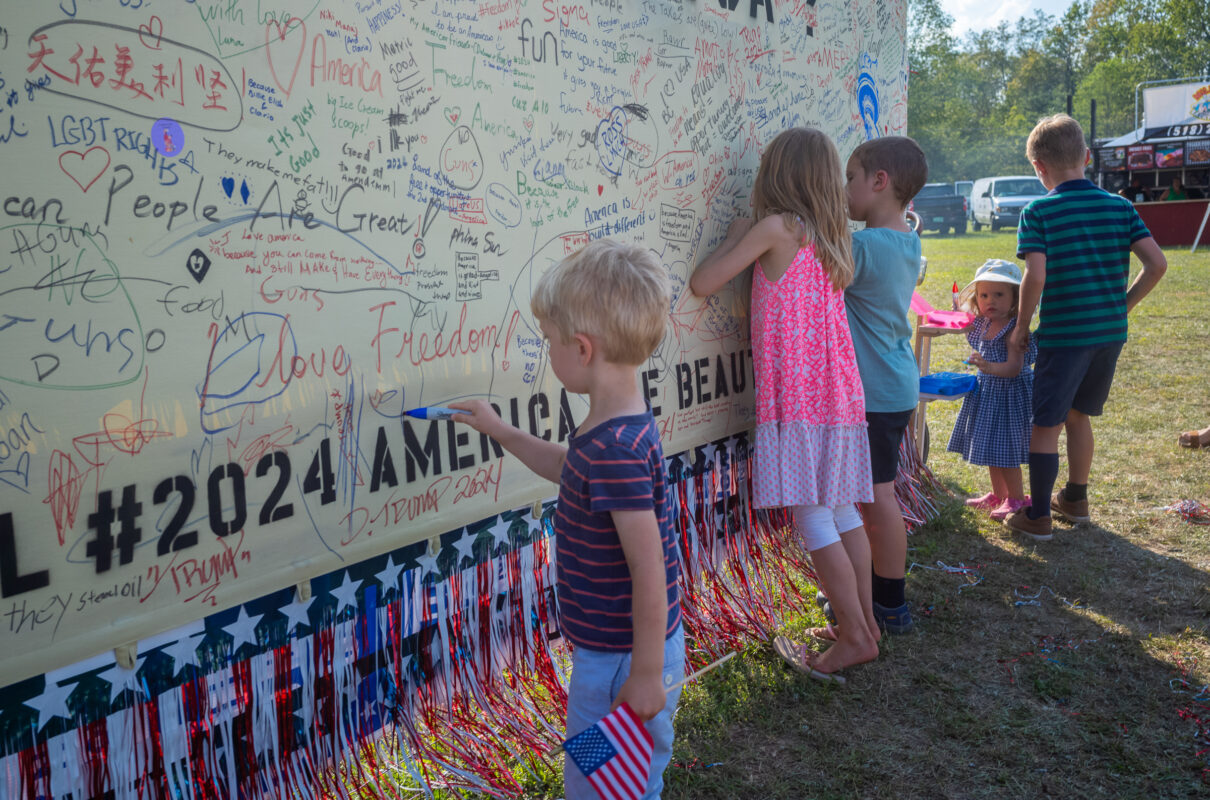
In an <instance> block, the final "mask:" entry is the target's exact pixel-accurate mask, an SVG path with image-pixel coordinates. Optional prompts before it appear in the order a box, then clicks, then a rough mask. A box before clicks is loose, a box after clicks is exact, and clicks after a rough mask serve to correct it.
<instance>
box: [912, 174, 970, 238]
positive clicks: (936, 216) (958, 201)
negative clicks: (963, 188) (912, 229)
mask: <svg viewBox="0 0 1210 800" xmlns="http://www.w3.org/2000/svg"><path fill="white" fill-rule="evenodd" d="M908 210H910V211H914V212H916V214H917V216H919V217H920V227H919V228H918V229H917V231H916V232H917V233H919V232H920V231H922V230H937V231H941V232H942V233H945V232H946V231H947V230H952V231H953V232H954V233H966V201H965V200H963V199H962V198H961V197H959V196H958V195H957V194H955V193H954V186H953V184H949V183H926V184H924V186H922V187H921V188H920V191H919V192H917V193H916V196H915V197H913V198H912V202H911V203H909V204H908Z"/></svg>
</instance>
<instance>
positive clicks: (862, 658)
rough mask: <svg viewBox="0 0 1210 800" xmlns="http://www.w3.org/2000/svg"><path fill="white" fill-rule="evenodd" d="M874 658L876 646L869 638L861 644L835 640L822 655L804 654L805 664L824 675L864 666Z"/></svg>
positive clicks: (876, 652) (876, 656) (875, 656)
mask: <svg viewBox="0 0 1210 800" xmlns="http://www.w3.org/2000/svg"><path fill="white" fill-rule="evenodd" d="M876 658H878V645H877V644H876V643H875V642H873V641H870V640H869V638H866V639H864V640H863V641H862V642H852V641H849V640H847V639H837V641H836V643H835V644H833V645H832V646H831V647H829V648H828V649H827V650H824V651H823V652H822V653H808V654H806V659H807V664H808V665H809V666H810V667H811V668H812V669H814V670H817V671H819V672H822V673H824V674H825V675H828V674H831V673H833V672H839V671H840V670H842V669H845V668H846V667H851V666H854V665H856V664H865V663H866V662H868V661H873V660H874V659H876Z"/></svg>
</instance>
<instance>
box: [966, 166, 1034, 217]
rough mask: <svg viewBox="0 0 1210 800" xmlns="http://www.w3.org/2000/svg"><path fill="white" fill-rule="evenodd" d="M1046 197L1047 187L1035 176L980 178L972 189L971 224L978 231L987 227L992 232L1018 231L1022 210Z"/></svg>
mask: <svg viewBox="0 0 1210 800" xmlns="http://www.w3.org/2000/svg"><path fill="white" fill-rule="evenodd" d="M1045 194H1046V187H1045V186H1043V185H1042V181H1040V180H1038V179H1037V178H1036V177H1035V176H1033V175H1004V176H1001V177H999V178H980V179H979V180H977V181H975V185H974V187H973V188H972V189H971V225H972V226H973V227H974V229H975V230H976V231H977V230H979V229H981V228H982V227H983V226H984V225H987V226H989V227H991V229H992V230H993V231H998V230H1000V228H1002V227H1009V228H1015V227H1017V221H1018V220H1019V219H1020V217H1021V209H1023V208H1025V207H1026V206H1027V205H1029V204H1030V203H1031V202H1033V201H1034V200H1036V199H1037V198H1039V197H1042V196H1044V195H1045Z"/></svg>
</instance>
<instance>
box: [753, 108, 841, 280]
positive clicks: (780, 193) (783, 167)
mask: <svg viewBox="0 0 1210 800" xmlns="http://www.w3.org/2000/svg"><path fill="white" fill-rule="evenodd" d="M752 209H753V214H754V216H755V218H756V219H757V220H758V221H759V220H761V219H764V218H765V217H769V216H772V215H774V214H781V215H782V216H783V217H784V218H785V221H786V227H787V228H789V229H791V230H796V228H795V226H796V222H795V218H797V219H798V220H801V221H802V225H803V228H804V235H803V242H804V244H805V243H806V242H808V241H811V240H814V241H815V254H816V256H817V257H818V258H819V261H820V263H821V264H822V265H823V268H824V272H826V273H827V274H828V277H829V278H830V279H831V280H832V285H833V286H834V287H836V289H837V290H838V291H839V290H841V289H844V288H845V287H846V286H848V285H849V284H850V283H851V282H852V280H853V249H852V246H851V243H850V234H849V214H848V204H847V201H846V200H845V193H844V173H843V171H842V170H841V167H840V154H839V153H838V152H837V151H836V145H834V144H832V140H831V139H829V138H828V137H827V135H826V134H824V133H823V132H822V131H818V130H815V129H814V128H790V129H789V130H786V131H782V132H781V133H779V134H778V135H777V137H776V138H774V139H773V141H771V142H769V144H768V146H766V147H765V154H764V155H763V156H762V157H761V160H760V168H759V169H758V170H757V172H756V184H755V185H754V186H753V188H752Z"/></svg>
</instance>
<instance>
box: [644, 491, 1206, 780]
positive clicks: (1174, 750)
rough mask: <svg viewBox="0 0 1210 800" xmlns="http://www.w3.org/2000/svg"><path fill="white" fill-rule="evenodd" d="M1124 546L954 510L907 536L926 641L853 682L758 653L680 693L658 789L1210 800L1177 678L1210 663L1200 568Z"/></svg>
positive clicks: (912, 592)
mask: <svg viewBox="0 0 1210 800" xmlns="http://www.w3.org/2000/svg"><path fill="white" fill-rule="evenodd" d="M1144 524H1145V522H1141V523H1139V525H1144ZM1132 536H1133V537H1136V538H1137V537H1138V532H1137V531H1133V530H1131V531H1123V532H1115V531H1113V530H1106V529H1104V528H1099V527H1095V526H1092V527H1085V528H1078V529H1071V528H1068V527H1067V526H1065V525H1062V524H1059V525H1057V526H1056V535H1055V540H1054V541H1053V542H1050V543H1045V544H1036V545H1035V544H1033V543H1023V542H1021V541H1019V540H1017V539H1016V538H1014V537H1013V535H1012V534H1010V533H1009V532H1008V531H1007V530H1006V529H1004V528H1002V527H1001V526H999V525H997V524H995V523H992V522H990V521H988V520H987V519H986V518H977V517H976V515H975V514H974V513H973V512H970V511H968V510H966V509H964V508H963V507H962V505H961V502H960V501H958V500H950V501H948V502H947V504H946V505H945V507H944V508H943V509H942V510H941V513H940V514H939V516H938V517H937V519H935V520H934V521H932V522H931V523H929V524H928V525H927V526H925V527H924V528H923V529H922V530H921V531H919V532H918V533H916V534H915V535H914V536H913V537H912V539H911V540H910V546H911V548H912V549H911V551H910V553H909V561H912V562H914V563H915V566H913V569H912V571H911V573H910V575H909V578H908V590H909V596H910V597H911V599H912V602H913V605H914V611H915V613H916V615H917V617H918V619H919V624H918V630H917V631H916V632H915V633H913V634H911V635H908V636H903V637H894V638H891V639H884V642H883V655H882V657H881V658H880V659H879V660H878V661H877V662H875V663H873V664H870V665H866V666H863V667H859V668H855V669H850V670H847V671H846V674H847V675H848V677H849V683H848V685H847V686H844V687H832V686H827V685H823V684H818V683H815V682H812V681H810V680H809V679H806V678H803V677H801V676H798V675H796V674H793V673H791V672H789V671H788V670H786V669H784V668H783V667H782V666H781V664H780V662H779V661H778V660H777V659H776V656H774V655H773V654H772V653H771V652H769V651H768V649H767V648H761V647H754V648H752V649H750V650H749V651H748V652H746V653H745V654H744V655H743V657H742V658H741V659H737V662H738V663H735V664H734V665H733V666H731V665H729V667H728V668H727V669H725V671H723V674H721V675H718V676H716V677H713V678H711V679H710V680H708V681H706V682H705V683H704V684H703V685H702V686H700V687H696V688H694V689H693V690H691V691H690V692H689V693H688V697H691V698H692V699H691V701H690V702H687V703H685V704H684V705H683V708H682V711H681V713H680V715H679V716H678V720H677V748H676V754H675V757H674V764H675V765H674V766H673V767H671V768H670V769H669V771H668V774H667V781H668V788H667V789H666V791H665V794H664V796H665V797H666V798H674V799H676V798H737V797H740V798H742V797H752V798H821V799H822V798H842V797H844V798H849V797H897V798H916V797H919V798H934V797H938V798H949V797H953V798H1002V797H1014V798H1016V797H1020V798H1027V797H1028V798H1033V797H1039V796H1052V797H1072V798H1075V797H1115V798H1118V797H1139V798H1142V797H1148V798H1151V797H1173V798H1179V797H1202V796H1205V791H1206V786H1205V785H1204V784H1203V783H1202V781H1201V770H1202V769H1203V768H1204V767H1205V766H1206V764H1205V763H1204V756H1203V757H1202V758H1201V759H1200V760H1199V757H1198V756H1197V755H1196V753H1197V749H1198V748H1197V745H1196V743H1195V742H1194V741H1191V739H1190V734H1191V733H1193V725H1191V724H1190V723H1188V722H1185V721H1183V720H1181V719H1180V718H1179V716H1178V714H1177V709H1178V708H1179V707H1181V706H1182V705H1183V704H1187V702H1188V700H1189V698H1188V696H1182V695H1179V694H1176V693H1174V691H1173V687H1172V686H1171V685H1170V682H1171V681H1172V679H1173V678H1175V677H1177V672H1176V670H1175V664H1176V663H1178V660H1179V659H1180V658H1182V657H1183V658H1185V659H1188V657H1190V656H1193V657H1195V658H1196V657H1198V656H1200V657H1201V658H1202V663H1206V662H1207V661H1210V647H1208V646H1207V636H1206V633H1207V631H1206V622H1207V618H1208V616H1210V614H1208V612H1210V591H1208V589H1207V583H1208V581H1207V578H1208V576H1207V574H1206V572H1204V571H1202V570H1198V569H1195V568H1193V567H1191V566H1189V565H1188V564H1186V563H1184V562H1183V561H1181V560H1180V559H1178V558H1173V557H1167V556H1163V555H1159V554H1157V553H1154V552H1152V551H1150V550H1147V549H1146V548H1145V547H1141V546H1139V545H1138V544H1136V543H1134V542H1133V541H1132V540H1131V537H1132ZM960 566H962V567H964V568H966V569H968V570H971V571H968V572H957V571H954V568H957V567H960ZM802 612H803V614H802V624H803V625H806V624H813V623H817V622H818V621H819V620H818V612H817V611H816V610H815V609H814V606H813V604H809V605H808V607H805V608H803V609H802ZM1191 626H1192V627H1191ZM1203 672H1204V670H1203ZM1205 681H1206V677H1205V675H1204V674H1203V675H1201V680H1200V682H1199V684H1198V685H1200V683H1204V682H1205Z"/></svg>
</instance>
